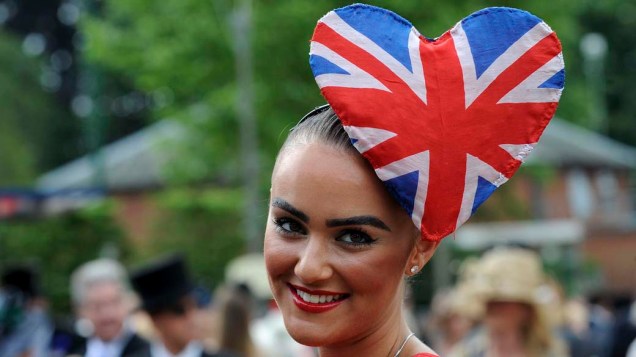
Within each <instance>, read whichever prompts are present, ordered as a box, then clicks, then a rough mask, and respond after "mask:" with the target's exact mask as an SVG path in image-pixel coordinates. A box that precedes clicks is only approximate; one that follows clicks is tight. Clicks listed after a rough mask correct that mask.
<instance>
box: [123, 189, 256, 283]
mask: <svg viewBox="0 0 636 357" xmlns="http://www.w3.org/2000/svg"><path fill="white" fill-rule="evenodd" d="M154 201H155V202H156V204H157V206H158V208H159V209H160V211H161V213H160V217H159V218H158V219H156V220H155V221H154V223H153V226H152V230H151V235H150V238H151V240H150V241H148V242H147V245H144V246H142V247H138V248H140V249H136V250H135V253H136V254H135V256H134V257H133V261H135V264H134V265H137V264H139V263H142V264H143V262H146V261H148V260H150V259H154V258H156V257H158V256H161V255H164V254H166V253H169V252H179V253H182V254H184V255H185V257H186V258H187V261H188V265H189V266H190V268H191V271H192V275H193V276H194V278H195V280H196V282H198V283H199V284H201V285H203V286H205V287H208V288H209V287H212V286H215V285H216V284H218V283H219V282H221V281H223V277H224V272H225V266H226V265H227V263H228V262H229V261H230V260H231V259H232V258H234V257H236V256H238V255H239V254H240V253H242V252H243V249H244V239H242V237H241V236H240V234H241V233H240V232H241V227H240V224H241V215H240V212H239V207H240V202H241V194H240V191H237V190H224V189H201V190H190V189H170V190H167V191H165V192H162V193H159V194H157V195H156V197H154Z"/></svg>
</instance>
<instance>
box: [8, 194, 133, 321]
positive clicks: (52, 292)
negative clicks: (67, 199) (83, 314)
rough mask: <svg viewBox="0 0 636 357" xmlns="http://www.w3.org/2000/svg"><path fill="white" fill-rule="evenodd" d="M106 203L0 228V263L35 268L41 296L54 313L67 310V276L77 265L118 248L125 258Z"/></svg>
mask: <svg viewBox="0 0 636 357" xmlns="http://www.w3.org/2000/svg"><path fill="white" fill-rule="evenodd" d="M112 208H113V206H112V205H111V204H108V203H104V204H100V205H96V206H92V207H89V208H86V209H83V210H80V211H76V212H73V213H70V214H66V215H62V216H57V217H49V218H44V219H41V220H36V221H14V222H7V223H3V224H1V225H0V263H2V264H3V265H7V264H12V263H24V262H30V263H31V264H34V265H35V266H36V267H38V270H39V272H40V280H41V283H42V288H43V291H44V293H45V295H46V296H47V297H48V298H49V299H50V301H51V303H52V309H53V310H54V311H56V312H69V311H70V297H69V284H70V282H69V277H70V275H71V273H72V272H73V270H74V269H75V268H77V267H78V266H79V265H80V264H82V263H84V262H86V261H88V260H91V259H96V258H98V257H99V256H101V255H102V253H103V252H104V249H108V248H109V247H116V248H118V250H119V252H120V254H123V256H124V257H125V256H126V255H127V254H128V247H127V246H126V244H127V243H126V240H125V239H124V234H123V232H122V231H121V229H120V228H119V227H118V225H117V224H116V223H115V222H114V220H113V218H112V215H111V211H112Z"/></svg>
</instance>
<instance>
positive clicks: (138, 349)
mask: <svg viewBox="0 0 636 357" xmlns="http://www.w3.org/2000/svg"><path fill="white" fill-rule="evenodd" d="M149 354H150V342H148V341H147V340H146V339H144V338H142V337H140V336H139V335H137V334H133V335H132V336H131V337H130V338H129V339H128V342H126V344H125V345H124V349H123V351H122V356H123V357H125V356H144V355H149Z"/></svg>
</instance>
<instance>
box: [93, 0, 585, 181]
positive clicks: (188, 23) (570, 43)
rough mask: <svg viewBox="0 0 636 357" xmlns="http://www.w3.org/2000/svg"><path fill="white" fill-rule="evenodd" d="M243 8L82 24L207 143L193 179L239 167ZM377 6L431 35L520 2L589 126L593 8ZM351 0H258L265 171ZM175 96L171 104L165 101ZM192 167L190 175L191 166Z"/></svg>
mask: <svg viewBox="0 0 636 357" xmlns="http://www.w3.org/2000/svg"><path fill="white" fill-rule="evenodd" d="M235 3H236V1H230V0H218V1H212V2H210V1H201V0H180V1H163V2H160V3H156V2H152V1H149V0H113V1H110V2H108V3H107V4H105V5H106V7H105V8H104V11H103V15H102V17H100V18H95V17H93V18H87V19H85V20H84V21H83V22H82V24H83V25H82V26H83V29H84V32H85V34H86V36H87V38H88V46H87V50H86V56H87V58H88V59H89V60H90V61H92V62H95V63H98V64H100V65H102V66H105V67H107V68H110V69H112V70H114V71H118V72H120V73H123V74H125V75H126V76H127V77H128V78H130V79H131V81H132V83H134V85H135V86H136V87H137V88H139V89H140V90H142V91H145V92H146V93H150V94H153V93H154V94H155V96H157V97H159V98H160V100H161V101H162V103H163V104H162V105H161V106H159V107H158V108H157V109H156V111H155V113H154V115H155V117H156V118H162V117H165V116H174V117H178V118H181V119H183V120H184V121H185V122H189V123H190V124H191V125H193V126H195V127H196V128H197V130H198V131H199V132H201V133H202V135H204V136H205V138H207V140H203V139H202V140H196V141H193V142H191V146H192V147H191V148H190V150H189V152H190V153H193V154H194V155H192V156H193V160H194V162H195V163H196V162H197V161H200V162H202V163H201V164H192V163H190V164H189V167H190V168H195V169H194V170H192V175H193V176H194V178H201V177H205V176H210V175H213V174H214V173H217V172H218V171H219V170H222V168H223V167H227V165H230V166H231V165H233V164H235V163H236V153H237V152H238V148H237V144H238V140H237V138H238V129H237V124H236V119H235V114H234V105H235V101H236V98H235V90H236V88H235V84H234V77H235V73H234V71H235V66H234V59H233V53H232V43H233V37H232V36H233V32H232V30H231V19H232V16H233V7H234V6H235ZM371 3H372V4H375V5H379V6H385V7H389V8H390V9H392V10H394V11H396V12H397V13H399V14H401V15H402V16H404V17H406V18H408V19H409V20H410V21H412V22H413V24H414V25H415V26H416V27H417V28H419V29H420V31H421V32H422V33H423V34H427V35H429V36H431V37H435V36H438V35H440V34H441V33H442V32H443V31H445V30H447V29H448V28H450V27H451V26H452V25H454V24H455V22H457V21H458V20H459V19H461V18H463V17H464V16H466V15H468V14H470V13H471V12H473V11H476V10H478V9H480V8H483V7H485V6H496V5H503V6H513V7H515V6H517V7H522V8H525V9H527V10H529V11H531V12H533V13H535V14H537V15H538V16H540V17H542V18H543V19H545V20H546V21H547V22H548V23H549V24H551V25H552V26H553V28H554V29H555V31H557V33H558V34H559V36H560V38H561V40H562V42H563V46H564V54H565V59H566V66H567V71H568V83H567V90H566V92H565V95H564V97H563V100H562V104H561V109H560V113H561V114H560V115H561V116H563V117H565V118H566V119H568V120H572V121H578V122H580V123H585V120H586V115H587V109H588V108H586V106H585V105H583V103H588V102H590V101H589V100H588V98H587V97H586V96H587V95H588V92H587V91H586V89H585V87H584V81H583V79H582V74H581V65H580V58H579V55H578V39H579V37H580V35H581V31H580V28H581V26H580V24H579V23H578V18H577V16H578V14H580V13H581V12H583V11H585V9H586V8H587V7H586V6H587V5H586V4H585V3H584V2H572V1H567V0H556V1H552V2H549V3H546V2H530V3H528V2H523V1H505V2H504V1H501V2H493V1H470V2H469V1H462V2H439V1H432V0H430V1H423V2H422V1H420V2H413V1H394V2H391V4H390V6H389V5H388V4H386V3H384V2H381V1H371ZM346 4H348V2H345V1H333V0H332V1H321V2H299V1H292V0H285V1H267V0H260V1H254V2H253V8H254V15H253V17H254V19H253V29H254V31H253V34H252V35H253V39H252V44H253V56H254V67H255V87H256V98H257V99H256V101H257V103H256V109H257V114H258V115H257V116H258V120H259V134H260V135H259V137H260V138H261V149H262V158H263V161H264V165H263V168H264V173H268V172H269V169H271V165H272V163H273V157H274V156H275V151H276V150H277V147H278V145H279V144H280V141H281V133H283V132H284V129H285V128H287V127H289V126H290V125H292V124H293V123H294V122H295V121H296V120H297V118H299V117H300V116H302V115H303V114H304V113H305V112H306V111H308V110H309V109H311V107H313V106H316V105H319V104H321V103H322V102H323V101H324V100H323V99H322V98H321V97H320V94H319V91H318V90H317V87H316V85H315V83H314V82H313V78H312V75H311V73H310V70H309V66H308V65H307V50H308V40H309V39H310V38H311V33H312V31H313V27H314V24H315V21H316V20H317V19H318V18H319V17H320V16H322V15H323V14H325V13H326V12H328V11H329V10H331V9H333V8H335V7H339V6H343V5H346ZM166 96H168V97H169V98H170V100H169V102H166V101H164V100H163V99H162V98H164V97H166ZM239 105H240V104H239ZM232 158H233V159H234V160H231V159H232ZM203 168H207V169H203ZM183 170H184V171H186V173H187V172H188V171H189V170H188V167H184V168H183ZM236 171H237V170H231V169H230V170H224V172H236ZM235 178H236V177H235Z"/></svg>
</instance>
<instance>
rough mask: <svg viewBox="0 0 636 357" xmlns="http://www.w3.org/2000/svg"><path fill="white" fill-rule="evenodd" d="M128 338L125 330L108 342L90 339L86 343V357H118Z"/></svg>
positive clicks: (94, 338) (95, 338) (128, 334)
mask: <svg viewBox="0 0 636 357" xmlns="http://www.w3.org/2000/svg"><path fill="white" fill-rule="evenodd" d="M129 338H130V333H128V331H126V330H125V329H124V332H123V333H122V334H121V335H120V336H118V337H117V338H115V339H113V340H112V341H108V342H105V341H102V340H100V339H99V338H97V337H91V338H90V339H88V342H87V343H86V357H119V356H121V352H122V351H123V350H124V346H125V345H126V342H128V339H129Z"/></svg>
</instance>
